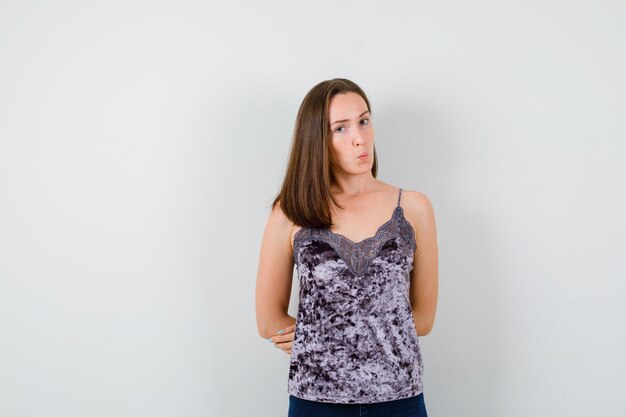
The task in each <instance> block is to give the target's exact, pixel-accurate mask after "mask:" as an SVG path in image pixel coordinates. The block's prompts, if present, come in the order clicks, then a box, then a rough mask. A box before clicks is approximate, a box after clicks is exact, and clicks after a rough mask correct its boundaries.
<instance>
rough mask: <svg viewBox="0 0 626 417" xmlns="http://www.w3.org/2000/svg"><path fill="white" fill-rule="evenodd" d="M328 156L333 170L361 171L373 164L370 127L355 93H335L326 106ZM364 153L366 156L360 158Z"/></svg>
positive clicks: (366, 112) (362, 101) (370, 167)
mask: <svg viewBox="0 0 626 417" xmlns="http://www.w3.org/2000/svg"><path fill="white" fill-rule="evenodd" d="M328 113H329V120H330V139H331V159H332V163H333V168H334V169H335V171H343V172H345V173H348V174H362V173H364V172H368V171H371V169H372V165H373V164H374V127H373V126H372V122H371V117H370V116H371V115H370V113H369V112H368V111H367V104H366V103H365V100H363V97H361V96H360V95H359V94H357V93H352V92H350V93H345V94H337V95H335V96H334V97H333V98H332V99H331V100H330V107H329V111H328ZM363 152H365V153H367V155H365V156H364V157H361V154H362V153H363Z"/></svg>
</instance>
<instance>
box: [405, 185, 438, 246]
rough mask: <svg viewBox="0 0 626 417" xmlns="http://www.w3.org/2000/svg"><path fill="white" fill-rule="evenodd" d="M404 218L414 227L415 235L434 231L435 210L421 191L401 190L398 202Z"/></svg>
mask: <svg viewBox="0 0 626 417" xmlns="http://www.w3.org/2000/svg"><path fill="white" fill-rule="evenodd" d="M400 205H401V206H402V208H403V210H404V214H405V217H406V219H407V220H408V221H409V223H411V225H412V226H413V228H414V229H415V233H416V237H417V238H418V240H419V238H420V237H421V236H423V235H432V234H434V233H435V232H436V230H435V228H436V226H435V210H434V207H433V204H432V202H431V200H430V198H429V197H428V196H427V195H426V194H424V193H423V192H421V191H415V190H404V189H403V190H402V200H401V202H400Z"/></svg>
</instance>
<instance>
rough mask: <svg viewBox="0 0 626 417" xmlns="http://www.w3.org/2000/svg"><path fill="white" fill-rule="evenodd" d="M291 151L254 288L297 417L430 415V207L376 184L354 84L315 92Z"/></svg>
mask: <svg viewBox="0 0 626 417" xmlns="http://www.w3.org/2000/svg"><path fill="white" fill-rule="evenodd" d="M290 152H291V154H290V157H289V163H288V167H287V172H286V175H285V178H284V182H283V184H282V188H281V190H280V192H279V193H278V195H277V196H276V198H275V200H274V202H273V204H272V209H271V212H270V214H269V218H268V221H267V225H266V227H265V231H264V235H263V239H262V243H261V251H260V261H259V269H258V275H257V285H256V316H257V325H258V331H259V334H260V335H261V336H262V337H263V338H266V339H268V340H269V341H270V342H272V343H273V344H274V346H275V347H277V348H279V349H281V350H282V351H284V352H285V353H287V354H288V355H290V366H289V378H288V384H287V388H288V393H289V417H298V416H305V415H306V416H358V415H361V412H362V411H364V410H366V409H367V413H368V415H369V416H395V415H407V416H408V415H411V416H426V415H427V414H426V407H425V403H424V392H423V391H424V387H423V382H422V376H423V369H424V366H423V363H422V354H421V350H420V344H419V339H418V336H425V335H427V334H429V333H430V331H431V329H432V327H433V323H434V320H435V311H436V307H437V296H438V295H437V294H438V248H437V237H436V226H435V216H434V212H433V207H432V204H431V202H430V200H429V199H428V197H426V195H424V194H423V193H421V192H419V191H410V190H403V189H401V188H398V187H395V186H393V185H391V184H388V183H385V182H383V181H381V180H379V179H377V178H376V173H377V166H378V160H377V155H376V149H375V147H374V126H373V124H372V110H371V107H370V103H369V100H368V98H367V96H366V95H365V93H364V92H363V91H362V90H361V88H359V86H358V85H356V84H355V83H353V82H352V81H350V80H346V79H342V78H335V79H332V80H327V81H323V82H321V83H319V84H317V85H316V86H315V87H313V88H312V89H311V91H309V93H308V94H307V95H306V96H305V98H304V100H303V102H302V104H301V105H300V109H299V111H298V115H297V118H296V123H295V128H294V132H293V138H292V144H291V150H290ZM294 265H295V266H296V270H297V273H298V278H299V285H300V290H299V305H298V313H297V317H295V318H294V317H291V316H289V315H288V314H287V310H288V307H289V299H290V294H291V288H292V275H293V268H294Z"/></svg>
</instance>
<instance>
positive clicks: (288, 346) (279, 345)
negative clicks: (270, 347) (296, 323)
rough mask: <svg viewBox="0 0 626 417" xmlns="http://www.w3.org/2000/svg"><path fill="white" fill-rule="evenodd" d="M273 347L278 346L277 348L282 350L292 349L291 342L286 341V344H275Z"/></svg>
mask: <svg viewBox="0 0 626 417" xmlns="http://www.w3.org/2000/svg"><path fill="white" fill-rule="evenodd" d="M275 345H276V346H278V347H279V348H281V349H283V350H287V349H291V348H292V347H293V342H292V341H288V342H282V343H276V344H275Z"/></svg>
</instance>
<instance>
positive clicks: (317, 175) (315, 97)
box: [272, 78, 378, 227]
mask: <svg viewBox="0 0 626 417" xmlns="http://www.w3.org/2000/svg"><path fill="white" fill-rule="evenodd" d="M349 92H352V93H357V94H359V95H360V96H361V97H363V100H365V103H366V104H367V110H369V112H370V114H371V113H372V109H371V107H370V102H369V100H368V99H367V96H366V95H365V92H363V90H362V89H361V88H360V87H359V86H358V85H357V84H355V83H354V82H352V81H350V80H347V79H345V78H333V79H331V80H326V81H322V82H320V83H319V84H317V85H316V86H315V87H313V88H312V89H311V90H310V91H309V92H308V93H307V95H306V96H305V97H304V100H302V104H300V109H299V110H298V115H297V117H296V123H295V126H294V130H293V136H292V138H291V146H290V150H289V162H288V164H287V171H286V173H285V177H284V180H283V184H282V187H281V189H280V192H279V193H278V195H277V196H276V197H275V198H274V201H273V203H272V209H273V208H274V207H275V206H276V204H277V203H278V202H279V201H280V207H281V209H282V211H283V212H284V213H285V215H286V216H287V217H288V218H289V219H290V220H291V221H292V222H293V223H294V224H296V225H299V226H303V227H331V226H332V221H331V201H332V202H334V203H335V204H336V205H337V206H339V204H338V203H337V202H336V201H335V199H334V198H333V196H332V195H331V193H330V186H331V185H332V184H334V182H335V177H334V174H333V172H332V167H331V162H330V120H329V117H328V114H329V111H328V109H329V107H330V101H331V99H332V98H333V97H334V96H335V95H337V94H343V93H349ZM377 172H378V158H377V156H376V147H374V164H373V166H372V175H373V176H374V177H376V174H377Z"/></svg>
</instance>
